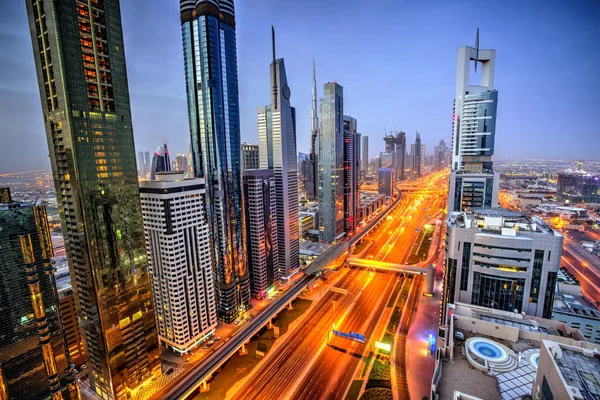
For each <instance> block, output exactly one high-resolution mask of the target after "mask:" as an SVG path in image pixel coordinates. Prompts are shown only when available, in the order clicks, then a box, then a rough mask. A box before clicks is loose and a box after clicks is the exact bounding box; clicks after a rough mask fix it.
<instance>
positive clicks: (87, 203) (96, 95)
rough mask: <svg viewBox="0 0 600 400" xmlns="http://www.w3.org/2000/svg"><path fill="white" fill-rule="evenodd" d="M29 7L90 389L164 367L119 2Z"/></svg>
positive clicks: (77, 0)
mask: <svg viewBox="0 0 600 400" xmlns="http://www.w3.org/2000/svg"><path fill="white" fill-rule="evenodd" d="M26 4H27V14H28V18H29V27H30V31H31V39H32V44H33V55H34V59H35V65H36V70H37V77H38V83H39V89H40V96H41V101H42V110H43V115H44V124H45V128H46V138H47V140H48V149H49V154H50V162H51V166H52V172H53V178H54V184H55V188H56V196H57V200H58V203H59V210H60V216H61V222H62V229H63V234H64V236H65V249H66V252H67V257H68V262H69V269H70V273H71V278H72V279H71V280H72V284H73V288H74V292H75V295H76V296H75V297H76V304H77V309H78V313H79V317H80V324H81V326H82V331H83V333H84V336H85V345H86V355H87V366H88V372H89V378H90V384H91V388H92V390H94V391H95V392H96V393H97V394H98V395H99V396H101V397H103V398H105V399H121V398H124V397H126V396H127V395H128V393H129V391H131V390H133V389H135V388H137V387H139V385H140V384H142V383H143V382H145V381H146V380H149V379H150V378H151V377H152V375H153V374H154V373H158V372H159V370H160V358H159V352H158V340H157V335H156V327H155V317H154V308H153V305H152V296H151V293H150V280H149V273H148V263H147V260H146V252H145V244H144V234H143V229H142V215H141V207H140V197H139V188H138V183H137V171H136V160H135V149H134V144H133V131H132V124H131V111H130V106H129V91H128V86H127V71H126V65H125V53H124V48H123V32H122V27H121V12H120V7H119V1H118V0H72V1H53V0H31V1H27V2H26Z"/></svg>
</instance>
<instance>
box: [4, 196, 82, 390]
mask: <svg viewBox="0 0 600 400" xmlns="http://www.w3.org/2000/svg"><path fill="white" fill-rule="evenodd" d="M6 200H8V202H4V201H3V202H2V203H0V399H7V400H8V399H24V400H38V399H50V398H62V399H73V400H75V399H78V398H79V393H78V391H79V390H78V383H77V380H76V379H75V369H74V368H75V366H74V365H72V364H71V360H70V357H69V354H68V352H67V351H66V349H65V346H64V344H65V339H64V333H63V331H62V328H61V324H60V314H59V312H58V298H57V294H56V281H55V279H54V266H53V264H52V257H53V256H54V253H53V250H52V242H51V240H50V229H49V227H48V219H47V215H46V208H45V207H44V206H33V207H31V206H21V205H19V204H17V203H11V201H10V198H7V199H6Z"/></svg>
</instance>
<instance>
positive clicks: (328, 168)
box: [318, 82, 344, 243]
mask: <svg viewBox="0 0 600 400" xmlns="http://www.w3.org/2000/svg"><path fill="white" fill-rule="evenodd" d="M343 116H344V88H342V86H341V85H339V84H337V83H335V82H329V83H326V84H325V85H324V89H323V98H322V99H321V129H320V131H319V160H318V161H319V230H320V232H321V240H323V241H324V242H327V243H334V242H335V241H337V240H339V239H341V238H342V237H343V236H344V117H343Z"/></svg>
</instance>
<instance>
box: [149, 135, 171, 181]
mask: <svg viewBox="0 0 600 400" xmlns="http://www.w3.org/2000/svg"><path fill="white" fill-rule="evenodd" d="M170 170H171V158H170V156H169V149H167V142H166V141H165V140H163V142H162V144H161V145H160V146H158V147H157V148H156V151H155V152H154V156H153V157H152V167H150V180H154V179H155V178H156V173H157V172H167V171H170Z"/></svg>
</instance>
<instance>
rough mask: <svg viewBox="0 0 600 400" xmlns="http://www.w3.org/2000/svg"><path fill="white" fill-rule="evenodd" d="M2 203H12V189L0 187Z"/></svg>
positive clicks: (0, 200)
mask: <svg viewBox="0 0 600 400" xmlns="http://www.w3.org/2000/svg"><path fill="white" fill-rule="evenodd" d="M0 203H12V196H11V195H10V188H8V187H0Z"/></svg>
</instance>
